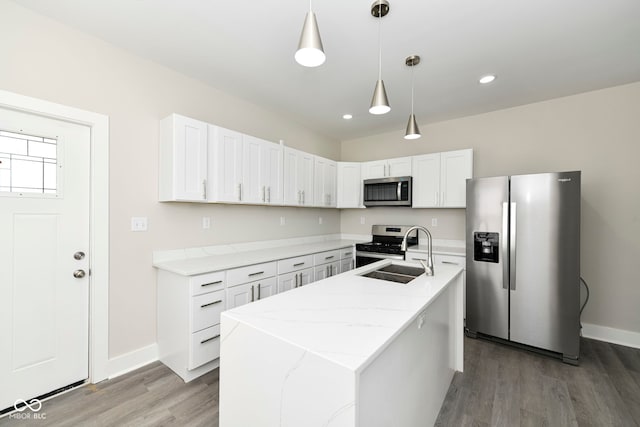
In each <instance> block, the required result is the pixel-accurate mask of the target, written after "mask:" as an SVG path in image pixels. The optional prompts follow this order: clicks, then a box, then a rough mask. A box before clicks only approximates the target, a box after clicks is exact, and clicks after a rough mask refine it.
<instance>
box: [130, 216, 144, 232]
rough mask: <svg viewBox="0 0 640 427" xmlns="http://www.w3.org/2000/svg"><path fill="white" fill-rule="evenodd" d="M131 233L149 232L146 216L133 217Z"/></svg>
mask: <svg viewBox="0 0 640 427" xmlns="http://www.w3.org/2000/svg"><path fill="white" fill-rule="evenodd" d="M131 231H147V217H145V216H133V217H131Z"/></svg>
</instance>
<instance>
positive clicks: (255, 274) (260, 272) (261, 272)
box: [249, 271, 264, 277]
mask: <svg viewBox="0 0 640 427" xmlns="http://www.w3.org/2000/svg"><path fill="white" fill-rule="evenodd" d="M259 274H264V271H258V272H256V273H250V274H249V277H251V276H257V275H259Z"/></svg>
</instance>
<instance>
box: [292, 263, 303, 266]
mask: <svg viewBox="0 0 640 427" xmlns="http://www.w3.org/2000/svg"><path fill="white" fill-rule="evenodd" d="M301 265H304V262H299V263H297V264H293V266H294V267H300V266H301Z"/></svg>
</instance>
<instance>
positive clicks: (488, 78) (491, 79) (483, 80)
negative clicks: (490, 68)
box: [478, 74, 496, 85]
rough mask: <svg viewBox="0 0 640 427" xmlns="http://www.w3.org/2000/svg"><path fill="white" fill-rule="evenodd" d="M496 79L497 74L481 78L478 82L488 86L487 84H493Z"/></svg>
mask: <svg viewBox="0 0 640 427" xmlns="http://www.w3.org/2000/svg"><path fill="white" fill-rule="evenodd" d="M495 79H496V75H495V74H487V75H486V76H482V77H480V80H478V82H479V83H480V84H483V85H486V84H487V83H491V82H492V81H494V80H495Z"/></svg>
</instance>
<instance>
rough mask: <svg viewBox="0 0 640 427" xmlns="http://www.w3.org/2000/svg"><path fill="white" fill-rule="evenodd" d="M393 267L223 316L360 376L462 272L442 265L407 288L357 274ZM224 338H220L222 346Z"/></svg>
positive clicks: (346, 275) (330, 281)
mask: <svg viewBox="0 0 640 427" xmlns="http://www.w3.org/2000/svg"><path fill="white" fill-rule="evenodd" d="M391 263H392V261H391V260H382V261H378V262H376V263H373V264H369V265H366V266H363V267H360V268H358V269H355V270H351V271H348V272H346V273H343V274H339V275H337V276H333V277H330V278H327V279H324V280H321V281H319V282H314V283H311V284H309V285H306V286H303V287H300V288H296V289H293V290H290V291H287V292H284V293H281V294H276V295H274V296H272V297H269V298H266V299H264V300H260V301H256V302H254V303H251V304H246V305H243V306H240V307H236V308H234V309H232V310H229V311H225V312H223V313H222V317H223V319H224V318H225V317H228V318H230V319H232V320H235V321H237V322H240V323H243V324H246V325H248V326H251V327H253V328H255V329H257V330H260V331H262V332H263V333H266V334H269V335H272V336H275V337H277V338H279V339H281V340H283V341H286V342H289V343H291V344H293V345H296V346H298V347H300V348H302V349H304V350H306V351H309V352H311V353H314V354H316V355H318V356H320V357H322V358H325V359H327V360H329V361H332V362H334V363H337V364H339V365H341V366H343V367H345V368H347V369H350V370H352V371H354V372H359V371H361V370H362V369H364V368H365V367H366V366H367V365H368V364H369V363H370V362H371V361H372V360H374V359H375V358H376V356H377V355H378V354H379V353H380V352H381V351H382V350H383V349H384V348H385V347H386V346H387V345H388V344H389V343H391V342H392V341H393V339H394V338H395V337H396V336H397V335H398V334H399V333H400V332H401V331H402V330H404V328H405V327H407V325H409V324H410V323H411V322H412V321H414V320H415V319H416V318H417V317H418V316H419V315H420V314H421V313H422V312H423V311H424V310H425V309H426V308H427V307H428V306H429V304H430V303H431V302H432V301H434V300H435V299H436V298H437V297H438V295H440V293H441V292H442V291H443V290H444V289H446V287H447V286H448V285H449V283H450V282H451V281H452V280H453V279H454V278H456V277H457V276H458V275H459V274H460V273H461V272H462V269H461V268H459V267H456V266H442V267H440V268H438V270H437V271H436V275H435V276H432V277H427V276H424V275H421V276H419V277H417V278H416V279H414V280H413V281H411V282H409V283H408V284H398V283H393V282H388V281H384V280H378V279H373V278H368V277H362V276H360V274H363V273H366V272H369V271H372V270H376V269H378V268H380V267H383V266H385V265H388V264H391ZM393 263H394V264H403V265H410V266H414V265H413V264H410V263H406V262H404V261H394V262H393ZM223 321H224V320H223ZM232 333H233V330H231V331H230V332H229V333H228V334H227V336H229V335H230V334H232ZM225 339H226V337H225V336H224V335H223V337H222V345H223V346H224V340H225Z"/></svg>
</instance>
